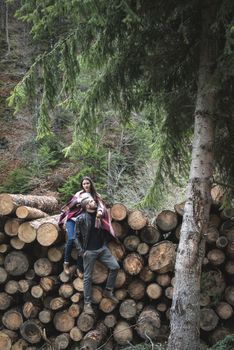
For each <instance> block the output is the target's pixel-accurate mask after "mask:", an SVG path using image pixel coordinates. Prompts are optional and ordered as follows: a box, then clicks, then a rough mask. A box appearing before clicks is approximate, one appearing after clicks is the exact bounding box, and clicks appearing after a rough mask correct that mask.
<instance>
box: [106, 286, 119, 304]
mask: <svg viewBox="0 0 234 350" xmlns="http://www.w3.org/2000/svg"><path fill="white" fill-rule="evenodd" d="M103 296H104V297H105V298H108V299H111V300H112V301H113V302H114V303H116V304H117V303H118V302H119V300H118V299H117V298H116V297H115V296H114V294H113V292H112V290H108V289H105V290H104V291H103Z"/></svg>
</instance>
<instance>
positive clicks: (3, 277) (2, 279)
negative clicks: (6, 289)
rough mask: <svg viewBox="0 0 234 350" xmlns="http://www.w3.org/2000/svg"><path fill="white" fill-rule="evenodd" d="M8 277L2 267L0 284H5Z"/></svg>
mask: <svg viewBox="0 0 234 350" xmlns="http://www.w3.org/2000/svg"><path fill="white" fill-rule="evenodd" d="M7 277H8V274H7V272H6V270H5V269H4V268H3V267H0V284H3V283H5V282H6V280H7Z"/></svg>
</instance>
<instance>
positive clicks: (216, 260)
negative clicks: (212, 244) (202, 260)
mask: <svg viewBox="0 0 234 350" xmlns="http://www.w3.org/2000/svg"><path fill="white" fill-rule="evenodd" d="M207 258H208V260H209V262H210V263H211V264H212V265H214V266H219V265H221V264H222V263H224V261H225V254H224V252H223V251H222V250H220V249H217V248H215V249H212V250H210V251H209V252H208V254H207Z"/></svg>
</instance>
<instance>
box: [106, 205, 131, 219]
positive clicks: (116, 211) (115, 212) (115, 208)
mask: <svg viewBox="0 0 234 350" xmlns="http://www.w3.org/2000/svg"><path fill="white" fill-rule="evenodd" d="M127 214H128V210H127V208H126V207H125V205H123V204H121V203H115V204H113V205H112V207H111V209H110V215H111V217H112V219H113V220H116V221H122V220H124V219H125V218H126V217H127Z"/></svg>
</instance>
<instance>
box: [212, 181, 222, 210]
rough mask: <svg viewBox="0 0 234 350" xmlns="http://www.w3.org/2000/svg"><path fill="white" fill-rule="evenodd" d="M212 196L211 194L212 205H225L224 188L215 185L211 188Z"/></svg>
mask: <svg viewBox="0 0 234 350" xmlns="http://www.w3.org/2000/svg"><path fill="white" fill-rule="evenodd" d="M210 194H211V200H212V204H214V205H220V204H222V203H223V198H224V194H225V190H224V188H223V187H222V186H220V185H216V184H214V185H213V186H212V187H211V191H210Z"/></svg>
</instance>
